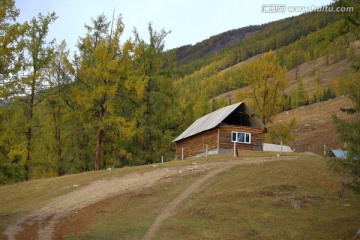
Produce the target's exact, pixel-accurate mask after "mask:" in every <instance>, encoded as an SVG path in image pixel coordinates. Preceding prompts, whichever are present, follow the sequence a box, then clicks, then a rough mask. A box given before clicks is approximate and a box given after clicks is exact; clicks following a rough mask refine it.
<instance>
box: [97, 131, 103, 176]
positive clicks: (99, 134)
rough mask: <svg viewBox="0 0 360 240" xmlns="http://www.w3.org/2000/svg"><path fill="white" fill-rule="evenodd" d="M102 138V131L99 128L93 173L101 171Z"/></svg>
mask: <svg viewBox="0 0 360 240" xmlns="http://www.w3.org/2000/svg"><path fill="white" fill-rule="evenodd" d="M103 136H104V130H102V129H101V128H99V129H98V132H97V137H96V153H95V171H98V170H100V169H101V147H102V139H103Z"/></svg>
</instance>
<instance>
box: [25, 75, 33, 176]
mask: <svg viewBox="0 0 360 240" xmlns="http://www.w3.org/2000/svg"><path fill="white" fill-rule="evenodd" d="M34 101H35V79H33V80H32V84H31V93H30V102H29V116H28V119H27V131H26V162H25V165H24V169H25V180H30V179H31V169H30V159H31V155H30V151H31V139H32V119H33V115H34Z"/></svg>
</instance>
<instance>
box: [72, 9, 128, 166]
mask: <svg viewBox="0 0 360 240" xmlns="http://www.w3.org/2000/svg"><path fill="white" fill-rule="evenodd" d="M92 23H93V26H86V28H87V30H88V33H87V34H86V36H85V37H84V38H82V39H81V40H80V43H79V50H80V58H79V61H78V63H77V64H78V70H77V72H76V75H75V77H76V87H74V88H73V92H72V93H73V94H74V96H75V98H74V100H75V102H76V103H77V104H78V105H79V106H80V107H81V109H82V110H81V111H82V113H81V119H82V121H83V125H84V126H85V128H87V129H88V130H89V131H91V130H92V129H94V132H93V133H92V134H93V135H94V139H95V167H94V168H95V170H99V169H101V168H102V167H103V166H104V164H106V159H104V158H103V156H104V149H103V144H104V142H105V140H106V139H107V138H108V137H110V136H111V134H112V133H111V132H112V131H115V132H119V131H120V132H119V133H118V134H121V135H126V134H127V133H125V128H124V126H125V120H124V118H123V117H121V116H120V115H119V114H117V111H119V109H121V108H122V107H123V106H122V103H121V101H118V98H119V97H123V94H124V88H123V87H124V83H125V80H126V79H127V71H128V67H129V61H130V51H131V50H132V44H131V43H130V42H126V43H125V44H123V45H121V43H120V37H121V35H122V32H123V29H124V25H123V23H122V19H121V17H118V18H117V19H116V20H115V21H113V23H112V25H111V28H110V22H108V21H107V19H106V17H105V15H100V16H98V17H97V18H96V19H92ZM113 24H115V26H113ZM109 28H110V29H109ZM128 132H131V130H128ZM108 141H110V142H111V140H108Z"/></svg>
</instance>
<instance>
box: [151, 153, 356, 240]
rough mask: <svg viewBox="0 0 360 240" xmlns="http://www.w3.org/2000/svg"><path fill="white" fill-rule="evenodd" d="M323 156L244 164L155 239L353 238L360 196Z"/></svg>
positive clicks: (198, 196)
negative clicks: (342, 185) (346, 188)
mask: <svg viewBox="0 0 360 240" xmlns="http://www.w3.org/2000/svg"><path fill="white" fill-rule="evenodd" d="M338 188H339V179H338V178H337V176H335V175H334V174H333V173H331V172H329V171H328V170H327V167H326V165H325V162H324V160H323V159H322V158H318V157H303V158H301V159H299V160H297V161H294V162H282V161H279V162H269V163H265V164H259V165H241V166H238V167H235V168H233V169H231V170H230V171H228V172H226V173H223V174H221V175H219V176H218V177H217V178H216V179H213V180H212V181H211V182H209V183H208V184H207V186H206V187H205V188H204V189H203V190H202V191H201V192H199V193H198V194H196V195H193V196H192V197H191V199H190V200H189V201H187V202H186V203H185V204H184V205H183V206H182V207H181V208H180V209H179V210H178V213H177V214H176V215H175V216H173V217H172V218H170V219H168V221H167V222H166V223H165V224H164V226H163V227H162V228H161V230H160V232H159V234H158V236H157V238H156V239H352V237H353V236H354V234H355V232H356V231H357V229H359V228H360V225H359V223H360V201H359V198H358V197H356V196H353V195H351V194H348V195H347V196H346V197H345V198H339V197H338V195H337V191H338Z"/></svg>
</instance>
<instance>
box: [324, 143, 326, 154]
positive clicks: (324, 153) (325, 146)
mask: <svg viewBox="0 0 360 240" xmlns="http://www.w3.org/2000/svg"><path fill="white" fill-rule="evenodd" d="M324 156H326V144H324Z"/></svg>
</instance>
